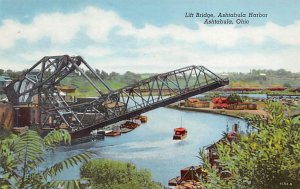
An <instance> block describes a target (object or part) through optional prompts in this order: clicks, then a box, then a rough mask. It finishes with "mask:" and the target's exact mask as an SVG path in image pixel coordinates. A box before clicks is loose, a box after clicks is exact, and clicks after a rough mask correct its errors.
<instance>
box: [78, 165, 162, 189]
mask: <svg viewBox="0 0 300 189" xmlns="http://www.w3.org/2000/svg"><path fill="white" fill-rule="evenodd" d="M80 175H81V177H83V178H88V179H90V180H91V183H92V188H97V189H102V188H110V189H132V188H134V189H148V188H151V189H156V188H157V189H161V188H163V187H162V185H161V184H158V183H156V182H154V181H152V180H151V173H150V172H149V171H147V170H143V169H142V170H137V168H136V167H135V166H134V165H133V164H131V163H124V162H118V161H113V160H107V159H93V160H90V161H89V162H88V163H86V164H84V165H83V166H82V167H81V169H80Z"/></svg>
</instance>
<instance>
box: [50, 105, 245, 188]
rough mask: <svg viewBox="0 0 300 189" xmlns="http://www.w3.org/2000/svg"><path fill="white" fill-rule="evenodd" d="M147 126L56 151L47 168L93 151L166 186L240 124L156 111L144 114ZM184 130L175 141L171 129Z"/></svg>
mask: <svg viewBox="0 0 300 189" xmlns="http://www.w3.org/2000/svg"><path fill="white" fill-rule="evenodd" d="M144 115H147V116H148V122H147V123H145V124H142V125H141V126H140V127H138V128H137V129H135V130H133V131H132V132H130V133H127V134H123V135H122V136H118V137H112V138H110V137H106V138H105V140H104V141H94V142H88V143H83V144H78V145H74V146H64V147H59V148H57V149H56V150H55V151H54V152H52V153H50V155H49V156H48V157H47V160H46V162H45V163H46V164H53V163H55V162H57V161H60V160H62V159H65V158H67V157H70V156H73V155H76V154H78V153H81V152H84V151H87V150H88V151H92V152H94V153H96V155H97V157H99V158H109V159H115V160H120V161H126V162H131V163H134V164H135V165H136V166H137V167H138V168H145V169H148V170H150V171H151V172H152V175H153V178H154V180H155V181H158V182H161V183H162V184H164V185H165V186H167V183H168V180H169V179H171V178H173V177H175V176H178V175H179V174H180V169H182V168H184V167H187V166H191V165H199V164H200V163H201V162H200V159H198V158H197V157H196V156H197V155H198V151H199V148H203V147H204V146H207V145H209V144H212V143H214V142H215V141H217V140H218V139H220V138H221V136H222V132H223V131H226V125H227V124H228V125H229V126H230V127H231V125H232V124H234V123H237V122H239V123H240V125H241V127H242V128H246V122H244V121H243V120H240V119H237V118H232V117H228V116H223V115H217V114H209V113H201V112H192V111H182V110H176V109H170V108H159V109H156V110H153V111H150V112H147V113H146V114H144ZM181 119H182V126H183V127H185V128H187V130H188V136H187V138H186V139H185V140H183V141H174V140H172V137H173V129H174V128H175V127H180V126H181ZM58 177H59V178H60V179H74V178H79V167H72V168H70V169H67V170H65V171H64V172H62V173H61V174H60V175H59V176H58Z"/></svg>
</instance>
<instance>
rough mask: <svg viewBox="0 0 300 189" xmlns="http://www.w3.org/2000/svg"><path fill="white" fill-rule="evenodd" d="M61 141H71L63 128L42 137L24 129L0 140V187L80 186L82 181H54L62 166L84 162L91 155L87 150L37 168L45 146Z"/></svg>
mask: <svg viewBox="0 0 300 189" xmlns="http://www.w3.org/2000/svg"><path fill="white" fill-rule="evenodd" d="M61 141H63V142H65V143H67V142H70V135H69V133H68V131H66V130H57V131H52V132H50V133H49V134H48V135H47V136H45V137H44V138H42V137H40V136H39V134H38V133H37V132H36V131H32V130H29V131H26V132H24V133H22V134H20V135H18V136H16V135H10V136H9V137H7V138H6V139H4V140H1V141H0V153H1V156H0V186H1V188H22V189H25V188H57V187H59V186H61V187H64V188H80V185H81V184H80V182H81V180H65V181H61V180H54V179H53V178H54V176H55V175H56V174H57V173H58V172H61V171H62V170H63V169H65V168H68V167H70V166H73V165H77V164H80V163H84V162H87V161H88V160H89V159H90V158H91V157H92V154H91V153H90V152H86V153H83V154H79V155H76V156H73V157H71V158H69V159H66V160H64V161H62V162H59V163H56V164H54V165H53V166H51V167H48V168H46V169H44V170H42V171H41V170H38V166H39V165H40V164H41V163H42V162H43V160H44V156H45V153H46V150H47V149H51V148H53V147H55V145H56V144H58V143H60V142H61Z"/></svg>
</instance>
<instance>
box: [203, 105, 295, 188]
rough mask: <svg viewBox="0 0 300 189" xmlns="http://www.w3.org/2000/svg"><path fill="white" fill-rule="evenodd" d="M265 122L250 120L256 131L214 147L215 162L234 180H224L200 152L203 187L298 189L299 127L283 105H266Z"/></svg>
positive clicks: (257, 119)
mask: <svg viewBox="0 0 300 189" xmlns="http://www.w3.org/2000/svg"><path fill="white" fill-rule="evenodd" d="M266 108H267V112H268V117H267V119H261V118H252V119H251V121H252V122H251V123H252V125H253V126H255V127H256V128H257V130H256V131H253V132H251V133H248V134H246V135H243V136H242V137H241V138H240V140H239V141H237V142H231V143H230V145H221V144H217V145H216V146H217V153H218V156H219V163H220V165H222V167H223V169H225V170H227V171H229V172H231V173H232V174H233V175H234V177H233V179H231V180H224V179H221V178H220V175H219V174H217V170H216V168H215V167H211V166H210V164H209V162H208V161H207V155H206V154H205V153H203V150H201V151H200V157H201V159H202V161H203V162H204V164H203V166H204V167H205V168H206V169H207V170H208V175H209V182H208V183H206V187H207V188H247V189H248V188H250V189H251V188H253V189H254V188H263V189H264V188H290V189H292V188H295V189H296V188H297V189H298V188H300V135H299V133H300V127H299V124H298V122H296V121H294V120H292V119H291V118H288V117H286V116H285V114H284V112H285V109H284V107H283V106H281V105H279V104H276V103H271V102H268V103H267V106H266Z"/></svg>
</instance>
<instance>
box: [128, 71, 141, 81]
mask: <svg viewBox="0 0 300 189" xmlns="http://www.w3.org/2000/svg"><path fill="white" fill-rule="evenodd" d="M141 78H142V77H141V75H139V74H135V73H133V72H130V71H127V72H125V74H124V82H125V83H126V84H133V83H135V82H137V81H139V80H141Z"/></svg>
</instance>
